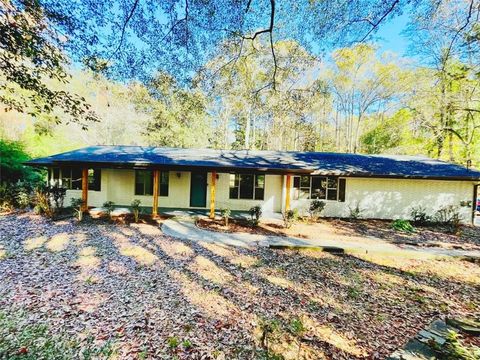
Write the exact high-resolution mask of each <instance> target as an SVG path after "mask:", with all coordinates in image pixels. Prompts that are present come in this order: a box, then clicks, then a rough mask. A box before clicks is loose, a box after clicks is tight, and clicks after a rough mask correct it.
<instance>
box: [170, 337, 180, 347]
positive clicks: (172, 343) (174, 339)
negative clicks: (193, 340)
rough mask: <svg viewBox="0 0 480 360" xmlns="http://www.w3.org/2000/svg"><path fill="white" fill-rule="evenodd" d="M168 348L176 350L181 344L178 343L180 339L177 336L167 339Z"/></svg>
mask: <svg viewBox="0 0 480 360" xmlns="http://www.w3.org/2000/svg"><path fill="white" fill-rule="evenodd" d="M167 343H168V347H169V348H170V349H176V348H177V347H178V345H179V344H180V342H179V341H178V338H177V337H175V336H171V337H169V338H168V339H167Z"/></svg>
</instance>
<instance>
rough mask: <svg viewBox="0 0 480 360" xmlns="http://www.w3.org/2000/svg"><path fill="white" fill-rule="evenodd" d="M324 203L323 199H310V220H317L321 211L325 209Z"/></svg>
mask: <svg viewBox="0 0 480 360" xmlns="http://www.w3.org/2000/svg"><path fill="white" fill-rule="evenodd" d="M325 206H326V203H325V201H321V200H318V199H315V200H312V201H311V202H310V205H309V207H308V213H309V214H310V220H311V221H317V220H318V218H319V217H320V215H321V213H322V212H323V210H324V209H325Z"/></svg>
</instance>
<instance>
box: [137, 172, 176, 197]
mask: <svg viewBox="0 0 480 360" xmlns="http://www.w3.org/2000/svg"><path fill="white" fill-rule="evenodd" d="M140 172H143V173H147V172H148V173H149V174H150V183H151V186H149V187H151V189H152V190H151V191H152V193H151V194H150V193H147V192H146V182H145V181H144V183H143V193H142V194H139V193H137V179H138V174H139V173H140ZM165 180H166V181H165ZM165 185H166V191H165ZM148 190H150V189H148ZM169 191H170V171H160V174H159V179H158V197H168V194H169ZM133 192H134V194H135V196H153V170H142V169H135V183H134V189H133Z"/></svg>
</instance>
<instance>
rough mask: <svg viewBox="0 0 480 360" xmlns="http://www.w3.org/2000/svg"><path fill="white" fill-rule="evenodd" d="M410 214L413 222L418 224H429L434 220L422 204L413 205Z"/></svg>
mask: <svg viewBox="0 0 480 360" xmlns="http://www.w3.org/2000/svg"><path fill="white" fill-rule="evenodd" d="M410 216H411V219H412V221H413V223H414V224H415V225H417V226H423V225H427V224H428V223H431V222H432V218H431V217H430V216H428V215H427V211H426V210H425V208H424V207H422V206H418V207H413V208H412V209H411V210H410Z"/></svg>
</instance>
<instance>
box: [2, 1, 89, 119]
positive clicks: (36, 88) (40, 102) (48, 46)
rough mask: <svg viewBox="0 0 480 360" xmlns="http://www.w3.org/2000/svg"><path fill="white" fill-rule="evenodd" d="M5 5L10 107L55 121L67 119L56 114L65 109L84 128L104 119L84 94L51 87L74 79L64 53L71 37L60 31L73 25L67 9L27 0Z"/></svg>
mask: <svg viewBox="0 0 480 360" xmlns="http://www.w3.org/2000/svg"><path fill="white" fill-rule="evenodd" d="M0 8H1V10H2V11H1V13H0V39H1V40H0V48H1V51H0V64H1V65H0V74H1V75H2V78H4V79H6V80H7V81H6V82H2V85H1V86H0V102H2V103H3V104H5V106H6V110H12V109H14V110H16V111H18V112H26V113H28V114H29V115H31V116H39V115H41V114H50V115H52V116H53V118H54V121H55V122H61V117H60V116H58V114H56V111H58V110H61V111H62V112H63V113H64V114H66V115H68V116H69V119H70V121H73V122H79V123H82V124H83V126H86V124H87V123H88V122H91V121H98V119H97V117H96V115H95V114H94V113H92V112H91V110H90V105H89V104H87V103H86V101H85V99H84V98H82V97H80V96H78V95H75V94H72V93H69V92H65V91H62V90H60V91H57V90H53V89H52V86H51V83H52V82H59V83H66V82H68V78H69V75H68V73H67V71H66V70H65V67H66V65H67V64H68V60H67V57H66V56H65V54H64V52H63V49H64V47H65V46H64V44H65V42H66V39H65V37H64V36H61V35H60V34H62V33H65V30H66V29H67V28H69V26H68V24H69V22H70V15H69V14H68V13H67V12H66V10H67V9H65V8H64V9H62V10H63V11H64V12H59V11H58V9H52V8H50V9H45V8H44V7H43V6H42V5H41V4H40V2H38V1H27V0H18V1H7V2H2V5H0ZM61 28H62V29H63V31H59V30H60V29H61ZM46 79H50V81H47V80H46Z"/></svg>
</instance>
